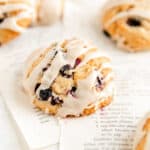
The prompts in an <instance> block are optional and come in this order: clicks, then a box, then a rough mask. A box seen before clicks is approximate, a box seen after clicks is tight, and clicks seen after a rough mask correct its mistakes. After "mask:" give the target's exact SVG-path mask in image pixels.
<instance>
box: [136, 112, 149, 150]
mask: <svg viewBox="0 0 150 150" xmlns="http://www.w3.org/2000/svg"><path fill="white" fill-rule="evenodd" d="M135 138H136V140H135V146H134V150H150V113H149V114H147V115H146V116H145V118H143V120H142V122H141V123H140V125H139V127H138V129H137V135H136V137H135Z"/></svg>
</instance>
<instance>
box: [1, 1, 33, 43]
mask: <svg viewBox="0 0 150 150" xmlns="http://www.w3.org/2000/svg"><path fill="white" fill-rule="evenodd" d="M34 13H35V11H34V9H33V1H32V0H0V45H2V44H4V43H7V42H9V41H10V40H12V39H14V38H15V37H17V36H18V35H19V34H20V33H22V32H24V31H25V29H26V28H27V27H28V26H30V24H31V22H32V20H33V17H34Z"/></svg>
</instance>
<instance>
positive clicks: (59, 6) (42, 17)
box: [36, 0, 65, 25]
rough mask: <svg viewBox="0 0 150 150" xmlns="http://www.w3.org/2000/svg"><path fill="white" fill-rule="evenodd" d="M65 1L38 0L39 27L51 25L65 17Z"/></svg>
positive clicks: (37, 21)
mask: <svg viewBox="0 0 150 150" xmlns="http://www.w3.org/2000/svg"><path fill="white" fill-rule="evenodd" d="M64 3H65V0H37V6H38V9H37V20H36V24H37V25H51V24H52V23H54V22H56V21H58V20H60V19H61V18H62V17H63V12H64Z"/></svg>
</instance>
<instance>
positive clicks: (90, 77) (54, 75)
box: [23, 38, 113, 117]
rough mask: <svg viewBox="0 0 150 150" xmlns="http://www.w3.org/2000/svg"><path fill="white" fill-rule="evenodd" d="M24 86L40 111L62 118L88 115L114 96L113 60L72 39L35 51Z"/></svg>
mask: <svg viewBox="0 0 150 150" xmlns="http://www.w3.org/2000/svg"><path fill="white" fill-rule="evenodd" d="M27 62H28V63H27V64H28V65H27V67H26V71H25V74H24V80H23V86H24V89H25V91H26V92H27V94H28V95H30V98H31V99H32V102H33V104H34V105H35V106H36V107H38V108H39V109H41V110H43V111H45V112H47V113H49V114H52V115H56V116H59V117H78V116H83V115H89V114H91V113H93V112H95V111H96V110H97V109H99V108H102V107H104V106H106V105H108V104H109V103H110V102H111V101H112V96H113V72H112V68H111V65H110V59H109V58H107V57H105V56H103V55H102V54H101V52H100V51H99V50H98V49H97V48H96V47H94V46H93V45H92V44H90V43H88V42H86V41H83V40H80V39H75V38H74V39H69V40H64V41H62V42H59V43H53V44H51V46H50V47H48V48H46V49H44V50H39V51H35V52H34V53H33V54H32V55H31V57H30V58H29V59H28V61H27Z"/></svg>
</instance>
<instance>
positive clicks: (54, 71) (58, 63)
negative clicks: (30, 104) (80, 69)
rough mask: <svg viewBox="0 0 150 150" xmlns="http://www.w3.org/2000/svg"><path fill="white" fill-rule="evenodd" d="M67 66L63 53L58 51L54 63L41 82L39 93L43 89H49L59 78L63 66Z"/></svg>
mask: <svg viewBox="0 0 150 150" xmlns="http://www.w3.org/2000/svg"><path fill="white" fill-rule="evenodd" d="M65 64H66V61H65V60H64V58H63V55H62V52H61V51H58V53H57V55H56V56H55V58H54V60H53V61H52V63H51V65H50V67H49V68H48V70H47V71H46V72H45V73H44V76H43V78H42V80H41V83H42V84H41V86H40V87H39V89H38V90H37V93H39V91H40V90H41V89H46V88H49V87H50V85H51V84H52V82H53V81H54V79H55V78H56V77H57V75H58V73H59V70H60V68H61V67H62V66H64V65H65Z"/></svg>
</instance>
